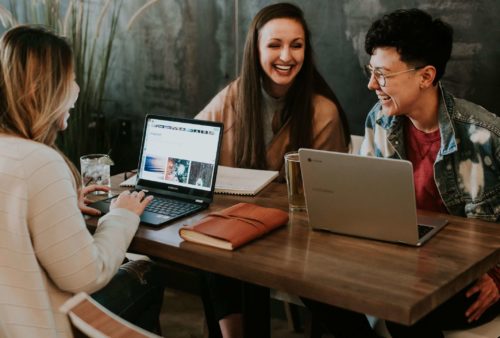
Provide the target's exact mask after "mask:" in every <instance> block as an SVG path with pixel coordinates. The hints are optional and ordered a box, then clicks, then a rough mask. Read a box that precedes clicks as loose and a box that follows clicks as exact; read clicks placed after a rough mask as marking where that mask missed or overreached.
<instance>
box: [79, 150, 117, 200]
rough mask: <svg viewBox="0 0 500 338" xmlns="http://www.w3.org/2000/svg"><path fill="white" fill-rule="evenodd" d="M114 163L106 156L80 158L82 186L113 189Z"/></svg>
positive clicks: (103, 192) (98, 192) (97, 192)
mask: <svg viewBox="0 0 500 338" xmlns="http://www.w3.org/2000/svg"><path fill="white" fill-rule="evenodd" d="M113 164H114V163H113V161H112V160H111V158H110V157H109V156H108V155H106V154H89V155H84V156H82V157H80V168H81V174H82V186H83V187H87V186H89V185H92V184H97V185H106V186H108V187H111V166H112V165H113ZM95 194H107V192H105V191H96V192H95Z"/></svg>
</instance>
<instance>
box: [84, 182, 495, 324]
mask: <svg viewBox="0 0 500 338" xmlns="http://www.w3.org/2000/svg"><path fill="white" fill-rule="evenodd" d="M122 179H123V175H120V176H115V177H114V178H113V186H116V187H117V186H118V183H119V182H120V181H121V180H122ZM240 201H245V202H251V203H256V204H259V205H262V206H268V207H275V208H280V209H283V210H287V209H288V204H287V199H286V186H285V185H283V184H278V183H272V184H270V185H269V186H268V187H266V188H265V189H264V190H263V191H262V192H261V193H260V194H259V195H258V196H257V197H236V196H229V195H215V198H214V202H213V203H212V205H211V207H210V209H209V210H210V211H213V210H218V209H221V208H225V207H228V206H230V205H233V204H234V203H236V202H240ZM208 212H209V211H205V212H203V213H201V214H197V215H195V216H192V217H188V218H185V219H182V220H181V221H179V222H177V223H174V224H171V225H168V226H166V227H163V228H160V229H152V228H148V227H145V226H144V227H140V228H139V230H138V232H137V234H136V236H135V238H134V240H133V242H132V244H131V250H132V251H135V252H138V253H141V254H145V255H149V256H152V257H156V258H159V259H163V260H168V261H173V262H176V263H181V264H184V265H187V266H190V267H194V268H199V269H203V270H206V271H210V272H215V273H219V274H222V275H226V276H230V277H234V278H238V279H241V280H243V281H246V282H250V283H255V284H257V285H261V286H265V287H269V288H274V289H278V290H283V291H286V292H289V293H292V294H296V295H299V296H303V297H307V298H311V299H314V300H318V301H322V302H325V303H329V304H334V305H336V306H340V307H342V308H346V309H350V310H353V311H357V312H361V313H366V314H370V315H373V316H376V317H378V318H382V319H386V320H390V321H394V322H398V323H401V324H406V325H409V324H413V323H415V322H416V321H417V320H419V319H420V318H422V317H423V316H424V315H426V314H427V313H429V312H430V311H431V310H433V309H434V308H436V307H437V306H438V305H440V304H441V303H443V302H444V301H446V300H447V299H448V298H450V297H451V296H452V295H454V294H455V293H457V292H458V291H459V290H461V289H462V288H464V287H465V286H467V285H468V284H469V283H471V282H472V281H474V280H475V279H476V278H478V277H479V276H480V275H482V274H483V273H485V272H486V271H487V270H489V269H490V268H491V267H492V266H494V265H495V264H496V263H497V262H498V261H500V250H499V249H500V224H496V223H489V222H483V221H479V220H473V219H466V218H461V217H454V216H450V215H442V217H446V218H447V219H448V220H449V224H448V225H447V226H446V227H445V228H444V229H443V230H441V231H440V232H439V233H438V234H437V235H436V236H435V237H434V238H432V239H431V240H430V241H429V242H427V243H426V244H425V245H424V246H423V247H420V248H415V247H409V246H404V245H399V244H391V243H384V242H378V241H373V240H367V239H360V238H354V237H349V236H343V235H336V234H332V233H327V232H321V231H312V230H311V229H310V228H309V226H308V221H307V214H306V213H305V212H296V213H290V222H289V224H288V225H287V226H286V227H283V228H280V229H278V230H276V231H274V232H272V233H271V234H269V235H267V236H266V237H264V238H261V239H259V240H257V241H254V242H252V243H250V244H248V245H246V246H244V247H241V248H240V249H238V250H236V251H234V252H230V251H224V250H220V249H215V248H211V247H206V246H202V245H198V244H193V243H187V242H183V241H182V240H181V239H180V237H179V236H178V230H179V228H180V227H182V226H183V225H186V224H192V223H194V222H196V221H197V220H199V219H200V218H201V217H203V215H205V214H206V213H208ZM422 214H424V212H422ZM427 214H431V213H427ZM332 217H334V216H333V215H332ZM88 224H89V225H95V224H96V220H95V219H89V220H88Z"/></svg>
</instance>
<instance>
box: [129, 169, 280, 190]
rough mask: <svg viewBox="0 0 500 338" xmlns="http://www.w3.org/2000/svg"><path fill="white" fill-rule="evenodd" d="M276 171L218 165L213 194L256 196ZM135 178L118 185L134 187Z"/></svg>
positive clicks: (274, 175)
mask: <svg viewBox="0 0 500 338" xmlns="http://www.w3.org/2000/svg"><path fill="white" fill-rule="evenodd" d="M278 174H279V173H278V172H277V171H272V170H258V169H242V168H232V167H226V166H223V165H220V166H219V168H218V170H217V179H216V181H215V193H217V194H230V195H248V196H255V195H257V194H258V193H259V192H260V191H261V190H262V189H264V187H265V186H266V185H268V184H269V183H270V182H272V181H273V180H274V179H275V178H276V177H278ZM135 180H136V176H132V177H130V178H129V179H128V180H126V181H123V182H122V183H120V187H133V186H135Z"/></svg>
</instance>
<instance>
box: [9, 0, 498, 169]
mask: <svg viewBox="0 0 500 338" xmlns="http://www.w3.org/2000/svg"><path fill="white" fill-rule="evenodd" d="M146 2H147V1H146V0H141V1H125V2H124V8H123V10H122V13H121V17H120V23H119V33H118V37H117V40H116V43H115V48H114V50H113V53H114V54H113V60H112V70H111V74H110V79H109V81H108V85H107V94H106V102H105V113H106V118H107V120H108V121H110V125H111V126H115V127H116V128H118V126H119V125H118V124H117V123H118V120H122V119H125V120H129V121H130V122H131V123H130V125H129V126H130V132H131V136H132V142H131V144H132V145H131V146H130V145H127V147H129V148H130V151H128V152H127V156H128V158H129V159H128V160H127V161H129V162H130V163H131V166H133V165H134V163H135V161H136V156H137V154H136V152H137V147H138V142H139V136H140V134H141V130H142V120H143V116H144V115H145V114H146V113H162V114H171V115H176V116H186V117H192V116H194V115H195V114H196V113H197V112H198V111H200V110H201V109H202V108H203V107H204V105H205V104H207V103H208V101H209V100H210V98H211V97H213V96H214V95H215V94H216V93H217V92H218V91H219V90H220V89H222V88H223V87H224V86H225V85H226V84H227V83H229V81H231V80H232V79H234V78H235V76H236V74H237V69H238V64H239V63H240V62H241V54H242V48H243V44H244V39H245V36H246V32H247V28H248V25H249V23H250V21H251V19H252V17H253V16H254V15H255V13H257V11H258V10H259V9H260V8H262V7H263V6H266V5H268V4H270V3H274V2H276V1H264V0H239V1H238V0H159V1H158V2H157V3H155V4H154V5H153V6H151V7H150V8H148V9H147V10H146V11H144V12H143V13H142V14H141V16H139V17H138V18H137V20H136V21H135V22H134V24H133V25H132V27H131V28H130V29H128V30H127V23H128V20H129V19H130V17H131V16H132V15H133V14H134V12H135V11H137V9H138V8H140V7H141V6H142V5H143V4H145V3H146ZM292 2H294V3H296V4H298V5H299V6H300V7H301V8H302V9H303V10H304V12H305V15H306V19H307V21H308V23H309V25H310V29H311V32H312V39H313V46H314V50H315V56H316V61H317V64H318V66H319V69H320V71H321V72H322V74H323V75H324V77H325V78H326V79H327V81H328V82H329V83H330V85H331V86H332V88H333V89H334V91H335V92H336V94H337V96H338V98H339V99H340V102H341V104H342V105H343V107H344V109H345V111H346V112H347V114H348V117H349V122H350V125H351V131H352V133H354V134H359V135H362V134H363V124H364V119H365V116H366V113H367V112H368V111H369V109H370V107H371V106H372V105H373V104H374V103H375V100H376V98H375V96H374V94H372V93H370V92H369V91H368V90H367V88H366V83H367V80H366V79H365V77H364V75H363V74H362V66H363V65H364V64H366V63H367V62H368V56H367V55H366V54H365V52H364V49H363V43H364V36H365V34H366V31H367V29H368V27H369V25H370V24H371V22H372V21H373V20H375V19H376V18H379V17H380V16H381V15H382V14H384V13H388V12H390V11H393V10H395V9H398V8H411V7H418V8H421V9H424V10H426V11H428V12H430V13H431V14H432V15H434V16H439V17H441V18H443V19H444V20H445V21H447V22H449V23H451V24H452V25H453V27H454V29H455V38H454V49H453V54H452V58H451V60H450V62H449V64H448V68H447V72H446V75H445V77H444V79H443V83H444V84H445V86H446V87H447V88H448V89H449V90H450V91H451V92H452V93H454V94H455V95H456V96H458V97H462V98H465V99H468V100H470V101H473V102H476V103H478V104H481V105H483V106H484V107H485V108H487V109H488V110H490V111H492V112H494V113H496V114H500V100H498V99H495V96H496V95H498V94H499V93H500V77H499V75H500V24H499V23H498V18H499V17H500V1H498V0H479V1H473V0H445V1H436V0H419V1H412V0H314V1H292ZM0 3H1V4H4V5H6V4H8V1H7V0H0ZM113 128H114V127H113ZM125 141H126V140H123V142H125Z"/></svg>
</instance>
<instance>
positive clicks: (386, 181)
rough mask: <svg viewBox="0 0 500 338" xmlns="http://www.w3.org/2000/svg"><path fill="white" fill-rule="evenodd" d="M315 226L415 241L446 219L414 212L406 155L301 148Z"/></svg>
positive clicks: (422, 239)
mask: <svg viewBox="0 0 500 338" xmlns="http://www.w3.org/2000/svg"><path fill="white" fill-rule="evenodd" d="M299 157H300V165H301V171H302V178H303V184H304V192H305V199H306V205H307V212H308V215H309V224H310V225H311V226H312V228H314V229H322V230H329V231H332V232H335V233H340V234H346V235H353V236H359V237H366V238H371V239H377V240H382V241H389V242H398V243H404V244H409V245H415V246H420V245H422V244H423V243H424V242H426V241H427V240H429V239H430V238H431V237H432V236H434V235H435V234H436V233H437V232H438V231H439V230H441V229H442V228H443V226H444V225H445V224H446V223H447V222H448V221H447V220H446V219H445V218H444V217H443V218H441V217H439V216H438V215H436V217H429V216H417V210H416V202H415V190H414V184H413V169H412V164H411V162H409V161H403V160H394V159H386V158H378V157H366V156H359V155H351V154H344V153H337V152H330V151H321V150H312V149H300V150H299Z"/></svg>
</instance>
